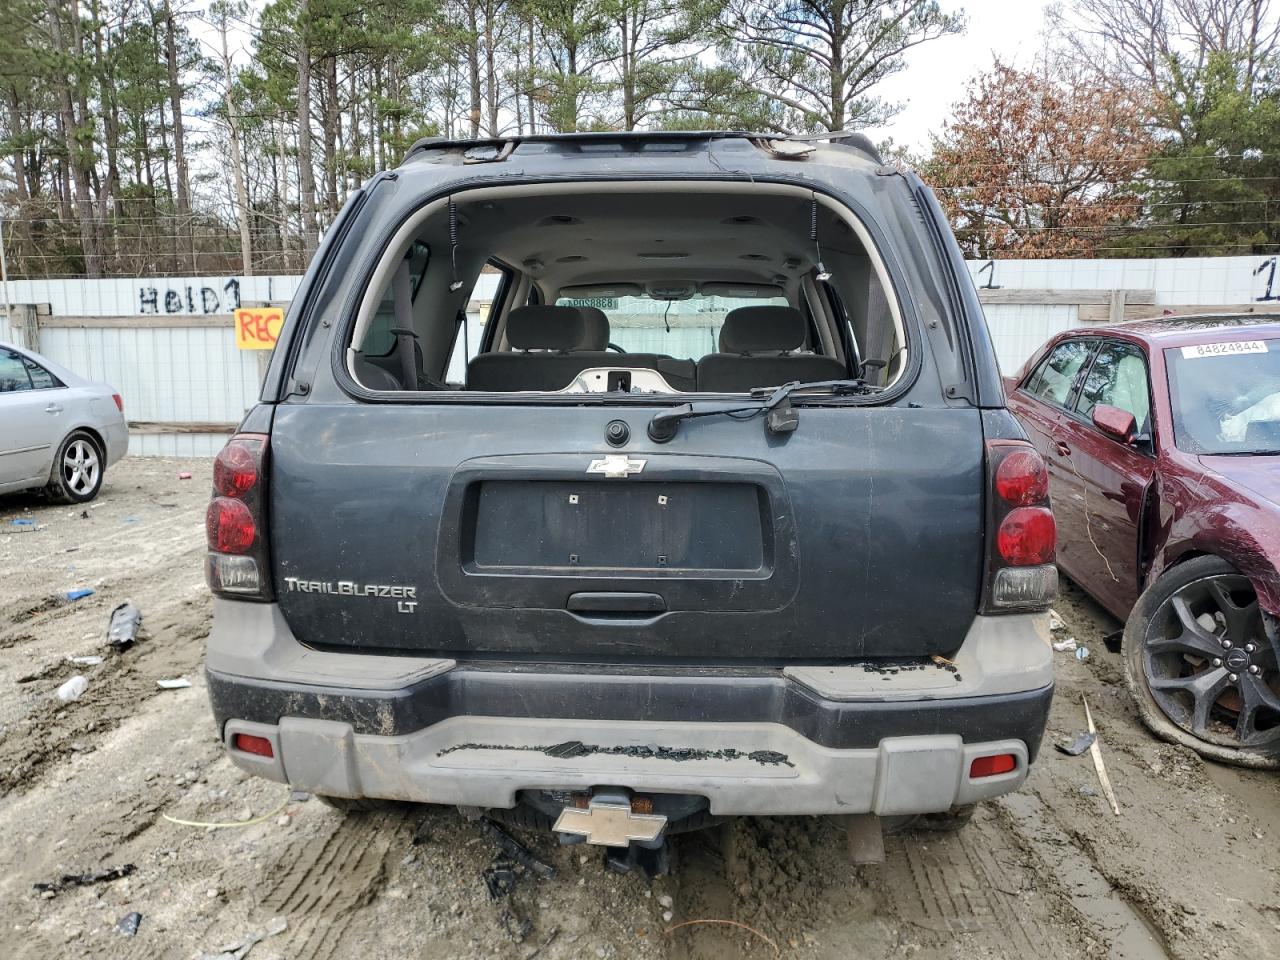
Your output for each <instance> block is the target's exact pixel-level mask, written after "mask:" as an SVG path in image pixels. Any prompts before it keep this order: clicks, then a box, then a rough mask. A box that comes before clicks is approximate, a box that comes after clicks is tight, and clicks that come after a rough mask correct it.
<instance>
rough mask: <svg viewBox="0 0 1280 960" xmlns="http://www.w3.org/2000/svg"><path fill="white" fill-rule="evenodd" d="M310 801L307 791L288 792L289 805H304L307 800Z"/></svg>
mask: <svg viewBox="0 0 1280 960" xmlns="http://www.w3.org/2000/svg"><path fill="white" fill-rule="evenodd" d="M310 799H311V794H309V793H307V791H305V790H290V791H289V802H290V803H306V802H307V801H308V800H310Z"/></svg>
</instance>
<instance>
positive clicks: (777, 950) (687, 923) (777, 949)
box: [662, 920, 782, 957]
mask: <svg viewBox="0 0 1280 960" xmlns="http://www.w3.org/2000/svg"><path fill="white" fill-rule="evenodd" d="M697 923H718V924H723V925H724V926H728V927H738V928H740V929H742V930H746V931H747V932H748V933H754V934H755V935H756V936H757V937H759V938H760V939H761V940H763V941H764V942H765V943H767V944H768V945H769V946H771V947H773V955H774V956H775V957H780V956H782V948H781V947H779V946H778V945H777V944H776V943H774V942H773V941H772V940H771V939H769V937H767V936H765V935H764V934H763V933H761V932H760V931H759V930H757V929H756V928H755V927H749V926H747V925H746V924H745V923H739V922H738V921H737V920H683V921H681V922H680V923H677V924H676V925H675V926H674V927H667V929H665V930H663V931H662V932H663V934H664V935H666V936H670V935H671V934H672V933H673V932H674V931H676V930H679V929H680V928H681V927H688V926H691V925H693V924H697Z"/></svg>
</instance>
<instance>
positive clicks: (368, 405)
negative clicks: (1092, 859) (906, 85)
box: [207, 133, 1056, 863]
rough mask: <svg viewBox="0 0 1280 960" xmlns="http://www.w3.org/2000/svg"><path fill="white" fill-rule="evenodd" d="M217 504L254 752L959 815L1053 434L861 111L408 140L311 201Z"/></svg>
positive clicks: (568, 793)
mask: <svg viewBox="0 0 1280 960" xmlns="http://www.w3.org/2000/svg"><path fill="white" fill-rule="evenodd" d="M477 301H481V302H480V303H479V306H480V308H481V309H480V311H479V312H478V313H477V312H476V311H475V309H474V307H475V305H476V302H477ZM469 308H470V309H471V312H468V311H469ZM208 537H209V551H210V552H209V555H208V578H209V583H210V585H211V587H212V590H213V592H214V594H215V597H216V600H215V605H214V626H213V632H212V635H211V636H210V638H209V651H208V663H207V669H208V679H209V690H210V694H211V699H212V702H213V710H214V714H215V717H216V719H217V723H218V727H219V730H220V731H221V735H222V737H223V740H224V742H225V743H226V747H227V749H228V750H229V751H230V754H231V757H232V758H233V759H234V761H235V762H236V763H237V764H239V765H240V766H241V767H243V768H244V769H246V770H249V771H252V772H254V773H258V774H261V775H262V776H265V777H269V778H272V779H275V780H279V781H282V782H286V783H290V784H293V785H294V786H295V787H298V788H300V789H305V790H310V791H314V792H315V793H317V794H320V795H322V796H325V797H327V798H331V799H332V801H333V802H334V803H336V804H338V805H344V806H347V807H351V806H359V805H361V804H365V803H367V802H370V801H373V800H376V799H394V800H408V801H419V802H426V803H438V804H451V805H457V806H458V807H460V808H462V809H463V810H464V811H465V812H468V813H470V814H471V815H478V814H480V813H481V812H483V813H484V814H485V815H487V816H490V817H493V818H495V819H499V820H505V821H507V822H514V823H518V824H522V825H526V826H539V825H541V826H545V827H547V828H551V829H554V830H556V831H557V832H558V833H559V834H560V835H561V837H562V839H564V840H565V841H566V842H575V841H586V842H589V843H594V844H599V845H602V846H606V847H609V848H610V849H611V851H612V855H613V856H614V857H615V858H620V859H621V862H624V863H626V862H632V861H633V860H634V858H635V856H636V855H637V854H636V851H637V850H639V851H645V850H648V851H654V850H660V849H661V845H662V843H663V840H664V838H665V837H666V836H668V835H669V834H671V833H674V832H677V831H680V830H685V829H691V828H693V827H697V826H704V825H707V824H709V823H712V822H714V821H715V820H717V819H718V818H721V817H726V816H734V815H746V814H854V815H864V816H862V817H855V818H854V820H853V821H851V822H857V823H859V824H862V825H863V828H865V825H866V824H868V823H870V824H879V822H880V820H877V819H876V818H894V822H895V823H900V822H902V820H903V818H909V817H913V816H918V815H923V814H933V815H939V816H940V817H941V818H944V819H945V818H946V817H948V816H950V817H951V818H952V819H953V820H958V819H960V818H962V816H963V814H964V812H965V811H966V810H967V809H969V808H971V807H972V805H973V804H974V803H976V802H977V801H980V800H983V799H985V798H989V797H993V796H996V795H998V794H1002V793H1005V792H1007V791H1010V790H1013V789H1016V788H1017V787H1018V786H1019V785H1020V784H1021V783H1022V781H1023V780H1024V779H1025V777H1026V775H1027V771H1028V765H1029V764H1030V762H1031V761H1032V759H1033V758H1034V757H1035V753H1036V749H1037V747H1038V745H1039V742H1040V738H1041V735H1042V732H1043V729H1044V725H1045V719H1046V716H1047V713H1048V709H1049V702H1050V698H1051V696H1052V691H1053V675H1052V664H1051V650H1050V646H1049V642H1048V637H1049V631H1048V623H1047V613H1046V612H1045V611H1046V610H1047V607H1048V604H1049V602H1050V600H1051V599H1052V596H1053V594H1054V591H1055V589H1056V573H1055V568H1054V566H1053V549H1054V525H1053V516H1052V514H1051V513H1050V511H1049V509H1048V500H1047V493H1046V475H1045V468H1044V464H1043V463H1042V462H1041V460H1040V458H1039V456H1038V455H1037V454H1036V453H1035V451H1034V450H1033V449H1032V448H1031V447H1030V446H1029V445H1028V444H1027V443H1026V441H1025V438H1024V436H1023V433H1022V431H1021V429H1020V428H1019V427H1018V425H1017V424H1016V423H1015V422H1014V420H1013V419H1012V417H1011V416H1010V415H1009V414H1008V412H1007V411H1006V410H1005V400H1004V393H1003V389H1002V385H1001V381H1000V377H999V374H998V371H997V368H996V360H995V356H994V354H993V352H992V348H991V344H990V341H989V338H988V334H987V330H986V326H985V324H984V321H983V316H982V312H981V308H980V307H979V304H978V301H977V297H976V294H975V291H974V289H973V285H972V283H971V281H970V279H969V276H968V274H967V272H966V270H965V267H964V264H963V262H962V260H961V258H960V254H959V251H958V249H957V247H956V244H955V242H954V240H953V239H952V236H951V234H950V232H949V230H948V227H947V224H946V222H945V219H944V217H943V214H942V212H941V210H940V208H939V206H938V203H937V201H936V200H935V198H934V197H933V195H932V194H931V193H930V192H929V190H928V189H927V188H926V187H925V186H924V185H923V184H922V183H921V182H920V180H919V179H918V178H917V177H916V176H915V175H914V174H912V173H909V172H904V171H901V170H899V169H896V168H894V167H890V166H887V165H885V164H884V163H883V162H882V161H881V159H880V158H879V157H878V156H877V155H876V152H875V150H874V149H873V148H872V146H871V145H870V143H869V142H868V141H867V140H866V139H865V138H863V137H861V136H844V137H842V138H840V137H837V139H832V140H829V141H821V142H819V141H811V140H810V141H798V140H794V139H786V138H781V137H775V136H770V135H757V134H741V133H643V134H640V133H626V134H572V135H563V136H538V137H512V138H507V139H503V140H497V141H467V142H451V141H443V140H426V141H423V142H421V143H419V144H417V145H416V146H415V147H414V148H413V149H412V150H411V151H410V153H409V154H408V156H407V157H406V159H405V161H404V163H403V164H402V165H401V166H400V167H399V168H397V169H395V170H393V171H390V172H387V173H383V174H380V175H378V176H376V177H374V178H373V179H372V180H371V181H370V182H369V183H368V185H367V186H365V188H364V189H362V190H360V191H359V192H358V193H357V194H356V195H355V196H353V197H352V198H351V200H350V201H349V202H348V204H347V205H346V208H345V209H344V210H343V211H342V213H341V215H340V216H339V218H338V219H337V221H336V222H335V223H334V224H333V225H332V226H331V227H330V229H329V231H328V233H327V235H326V238H325V242H324V244H323V246H322V247H321V249H320V251H319V253H318V254H317V255H316V257H315V259H314V261H313V262H312V264H311V266H310V268H309V270H308V272H307V275H306V277H305V279H304V280H303V282H302V285H301V287H300V288H299V290H298V294H297V297H296V298H295V299H294V301H293V303H292V305H291V307H290V310H289V314H288V318H287V321H286V323H285V327H284V330H283V331H282V333H281V336H280V340H279V345H278V347H277V349H276V351H275V354H274V356H273V357H272V360H271V365H270V369H269V372H268V374H267V377H266V382H265V384H264V386H263V390H262V397H261V402H260V403H259V404H258V405H257V406H256V407H255V408H254V409H253V410H251V411H250V413H249V414H248V416H246V418H245V420H244V422H243V424H242V426H241V432H240V433H239V434H238V435H237V436H236V437H235V438H234V439H232V440H231V441H230V442H229V443H228V445H227V446H226V448H225V449H224V450H223V452H222V453H221V454H220V456H219V457H218V460H217V462H216V465H215V471H214V497H213V500H212V502H211V504H210V507H209V512H208Z"/></svg>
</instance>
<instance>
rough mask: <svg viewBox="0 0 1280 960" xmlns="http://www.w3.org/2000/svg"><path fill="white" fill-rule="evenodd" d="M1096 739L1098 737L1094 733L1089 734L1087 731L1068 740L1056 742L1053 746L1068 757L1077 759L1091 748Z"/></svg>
mask: <svg viewBox="0 0 1280 960" xmlns="http://www.w3.org/2000/svg"><path fill="white" fill-rule="evenodd" d="M1097 739H1098V735H1097V734H1096V733H1091V732H1089V731H1088V730H1081V731H1080V732H1079V733H1077V734H1076V735H1075V736H1074V737H1072V738H1071V739H1070V740H1058V741H1055V742H1054V744H1053V745H1054V746H1055V747H1057V748H1058V750H1059V751H1061V752H1062V753H1065V754H1066V755H1067V756H1068V757H1078V756H1080V754H1082V753H1084V752H1085V751H1086V750H1088V749H1089V748H1090V747H1091V746H1093V741H1095V740H1097Z"/></svg>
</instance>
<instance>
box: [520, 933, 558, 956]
mask: <svg viewBox="0 0 1280 960" xmlns="http://www.w3.org/2000/svg"><path fill="white" fill-rule="evenodd" d="M558 936H560V928H559V927H552V928H551V932H550V933H548V934H547V937H546V939H545V940H543V941H542V943H541V944H539V945H538V946H537V947H534V950H533V953H526V954H525V955H524V960H534V958H535V957H537V956H538V954H540V953H542V951H543V950H545V949H547V947H549V946H551V944H553V943H555V939H556V937H558Z"/></svg>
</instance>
